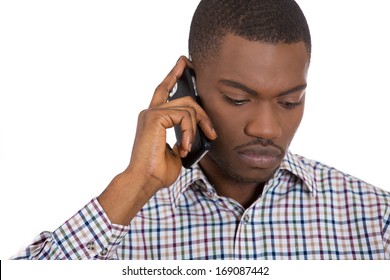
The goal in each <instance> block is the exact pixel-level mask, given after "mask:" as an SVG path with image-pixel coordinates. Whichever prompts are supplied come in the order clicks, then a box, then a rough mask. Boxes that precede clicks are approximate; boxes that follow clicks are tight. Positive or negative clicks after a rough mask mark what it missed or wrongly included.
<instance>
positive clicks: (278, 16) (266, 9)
mask: <svg viewBox="0 0 390 280" xmlns="http://www.w3.org/2000/svg"><path fill="white" fill-rule="evenodd" d="M227 34H234V35H237V36H240V37H243V38H245V39H247V40H250V41H261V42H265V43H271V44H277V43H286V44H292V43H298V42H301V41H303V42H304V44H305V46H306V49H307V52H308V56H309V59H310V56H311V37H310V30H309V26H308V24H307V21H306V18H305V15H304V14H303V12H302V10H301V8H300V7H299V5H298V4H297V3H296V2H295V1H294V0H201V1H200V3H199V5H198V7H197V9H196V11H195V13H194V16H193V18H192V23H191V28H190V35H189V40H188V48H189V54H190V57H191V59H192V60H193V61H194V62H196V64H202V63H203V62H204V61H207V59H209V58H211V57H215V56H217V55H218V51H219V49H220V46H221V43H222V40H223V38H224V36H225V35H227Z"/></svg>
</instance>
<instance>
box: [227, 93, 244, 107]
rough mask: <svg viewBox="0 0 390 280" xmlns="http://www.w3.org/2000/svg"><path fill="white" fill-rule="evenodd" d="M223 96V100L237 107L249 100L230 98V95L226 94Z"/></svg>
mask: <svg viewBox="0 0 390 280" xmlns="http://www.w3.org/2000/svg"><path fill="white" fill-rule="evenodd" d="M223 97H224V98H225V100H226V101H228V102H229V103H230V104H231V105H233V106H237V107H239V106H242V105H244V104H246V103H248V102H249V100H248V99H242V100H241V99H233V98H230V97H228V96H226V95H223Z"/></svg>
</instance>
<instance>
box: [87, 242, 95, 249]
mask: <svg viewBox="0 0 390 280" xmlns="http://www.w3.org/2000/svg"><path fill="white" fill-rule="evenodd" d="M87 249H88V250H91V251H93V250H95V244H94V243H93V242H92V241H91V242H88V243H87Z"/></svg>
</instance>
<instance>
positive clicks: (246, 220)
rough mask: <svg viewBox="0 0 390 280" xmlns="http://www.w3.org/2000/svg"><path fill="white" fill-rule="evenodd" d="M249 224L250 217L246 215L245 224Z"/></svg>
mask: <svg viewBox="0 0 390 280" xmlns="http://www.w3.org/2000/svg"><path fill="white" fill-rule="evenodd" d="M248 222H249V215H248V214H246V215H245V216H244V224H248Z"/></svg>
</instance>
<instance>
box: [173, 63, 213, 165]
mask: <svg viewBox="0 0 390 280" xmlns="http://www.w3.org/2000/svg"><path fill="white" fill-rule="evenodd" d="M184 96H191V97H192V98H194V100H195V101H196V102H197V103H198V104H199V105H201V104H200V99H199V96H198V94H197V92H196V83H195V73H194V71H193V70H192V69H191V68H188V67H187V68H185V69H184V72H183V74H182V76H181V77H180V79H179V80H178V81H177V83H176V85H175V87H174V88H173V89H172V91H171V92H170V94H169V98H168V101H171V100H174V99H177V98H181V97H184ZM175 135H176V140H177V143H178V144H179V143H181V139H182V132H181V128H180V126H179V125H176V126H175ZM210 149H211V141H210V140H209V139H207V137H206V136H205V135H204V134H203V132H202V130H201V129H200V127H199V126H197V129H196V134H195V139H194V141H193V143H192V148H191V151H190V152H189V153H188V155H187V156H186V157H185V158H182V159H181V161H182V165H183V166H184V167H185V168H191V167H192V166H193V165H194V164H195V163H197V162H198V161H199V160H201V159H202V157H203V156H204V155H205V154H206V153H207V152H208V151H209V150H210Z"/></svg>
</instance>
